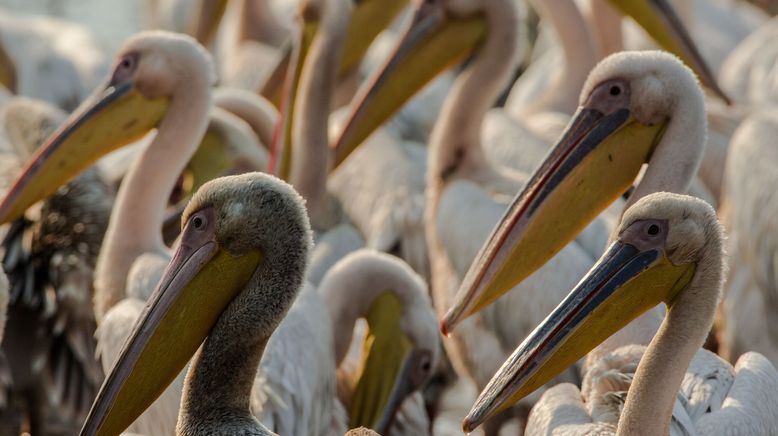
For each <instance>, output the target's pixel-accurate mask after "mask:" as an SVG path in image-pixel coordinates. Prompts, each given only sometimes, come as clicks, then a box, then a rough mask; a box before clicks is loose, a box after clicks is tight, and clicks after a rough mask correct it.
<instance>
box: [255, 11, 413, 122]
mask: <svg viewBox="0 0 778 436" xmlns="http://www.w3.org/2000/svg"><path fill="white" fill-rule="evenodd" d="M407 5H408V0H358V1H355V2H354V8H353V10H352V13H351V20H350V21H349V27H348V30H347V33H346V45H345V47H344V48H343V59H342V60H341V63H340V69H339V71H338V77H339V78H342V77H345V76H346V75H348V74H350V73H351V72H352V71H353V70H354V68H357V67H358V66H359V63H360V62H362V58H363V57H364V56H365V53H367V49H368V48H369V47H370V44H372V43H373V40H374V39H375V38H376V36H378V34H379V33H380V32H381V31H382V30H383V29H386V28H387V27H388V26H389V24H391V22H392V21H393V20H394V19H395V17H396V16H397V15H398V14H399V13H400V11H402V10H403V9H404V8H405V7H406V6H407ZM291 52H292V49H291V45H290V44H286V45H284V47H283V48H282V55H281V57H280V58H279V61H278V63H277V64H276V66H275V68H274V69H273V72H272V73H271V74H270V76H268V80H267V81H266V82H265V83H264V84H263V85H262V89H261V90H260V95H262V96H263V97H265V98H267V99H268V100H269V101H271V102H273V104H275V105H276V107H280V106H281V99H282V95H283V93H282V82H283V78H284V77H285V76H286V71H287V70H288V69H289V62H290V61H291V59H292V56H291ZM292 89H296V86H295V87H294V88H292ZM292 113H293V112H292Z"/></svg>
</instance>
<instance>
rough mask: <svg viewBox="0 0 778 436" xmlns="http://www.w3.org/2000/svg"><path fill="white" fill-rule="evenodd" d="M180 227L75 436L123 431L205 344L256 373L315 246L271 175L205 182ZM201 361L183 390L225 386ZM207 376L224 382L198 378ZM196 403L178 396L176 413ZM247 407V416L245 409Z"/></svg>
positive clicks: (289, 192)
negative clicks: (197, 382)
mask: <svg viewBox="0 0 778 436" xmlns="http://www.w3.org/2000/svg"><path fill="white" fill-rule="evenodd" d="M182 228H183V229H182V234H181V242H180V245H179V247H178V249H177V250H176V252H175V254H174V255H173V258H172V260H171V261H170V264H169V265H168V267H167V269H166V270H165V272H164V274H163V276H162V278H161V279H160V281H159V284H158V285H157V288H156V290H155V291H154V293H153V294H152V296H151V297H150V299H149V302H148V303H147V305H146V309H145V311H144V312H143V315H142V316H141V317H140V319H139V320H138V321H137V322H136V324H135V327H134V329H133V331H132V333H131V334H130V337H129V339H128V340H127V342H126V343H125V345H124V348H123V350H122V352H121V354H120V356H119V358H118V359H117V361H116V363H115V364H114V366H113V368H112V369H111V372H110V374H108V377H107V378H106V380H105V382H104V383H103V386H102V388H101V389H100V393H99V394H98V396H97V399H96V400H95V402H94V404H93V405H92V410H91V411H90V413H89V417H88V418H87V421H86V423H85V424H84V427H83V429H82V430H81V434H82V435H115V434H119V433H120V432H121V431H123V430H124V429H125V428H127V426H128V425H129V424H131V423H132V422H133V421H134V420H135V419H136V418H137V417H138V416H139V415H140V414H141V413H143V411H144V410H145V409H146V408H147V407H148V406H149V405H150V404H151V403H152V402H153V401H154V400H155V399H156V398H157V397H158V396H159V395H160V394H161V393H162V391H163V390H164V389H165V388H166V387H167V386H168V385H169V384H170V383H171V382H172V381H173V379H174V378H175V377H176V376H177V375H178V374H179V373H180V372H181V370H182V369H183V368H184V366H185V365H186V363H187V362H188V361H189V360H190V359H191V358H192V356H193V355H194V354H195V352H196V351H197V350H198V348H199V347H200V346H201V344H203V342H204V341H205V344H204V345H203V347H202V348H203V350H209V347H210V350H211V351H212V350H213V348H214V347H221V348H219V349H220V350H222V352H221V353H215V354H218V355H219V356H222V358H223V357H224V355H225V354H229V353H236V354H235V356H233V357H234V358H236V359H237V358H238V357H237V356H238V355H240V356H241V357H240V359H244V360H245V359H250V358H251V357H252V356H254V357H256V360H257V364H258V363H259V357H261V350H262V348H263V347H264V344H265V342H266V341H267V339H268V338H269V337H270V334H271V333H272V331H273V330H275V328H276V327H277V325H278V324H279V323H280V322H281V320H282V319H283V317H284V316H285V314H286V312H287V310H288V309H289V307H290V306H291V304H292V302H293V301H294V299H295V297H296V295H297V292H298V290H299V289H300V286H301V285H302V280H303V275H304V272H305V268H306V266H307V257H308V253H309V251H310V248H311V245H312V239H311V230H310V224H309V222H308V216H307V214H306V212H305V208H304V206H303V201H302V198H301V197H300V196H299V195H298V194H297V193H296V192H295V191H294V189H292V187H291V186H289V185H287V184H286V183H284V182H281V181H280V180H278V179H276V178H274V177H272V176H268V175H265V174H261V173H247V174H243V175H239V176H230V177H223V178H220V179H216V180H213V181H211V182H208V183H206V184H205V185H203V187H202V188H201V189H200V190H199V191H197V193H196V194H195V195H194V197H193V198H192V200H191V202H190V203H189V205H188V206H187V208H186V210H185V212H184V215H183V216H182ZM206 338H207V339H206ZM217 344H219V345H217ZM257 350H260V352H259V356H258V357H257V356H256V353H257ZM205 354H206V351H201V352H200V353H199V354H198V357H196V358H195V362H196V363H193V364H192V368H190V372H189V374H188V376H187V385H189V383H190V382H191V381H192V379H193V378H200V379H204V378H205V379H212V380H220V381H221V382H223V383H226V381H225V380H226V378H227V377H225V376H224V374H225V373H230V371H234V368H223V367H222V368H218V366H219V365H214V364H213V362H209V364H204V363H205V362H204V361H205V360H206V359H207V358H206V356H205ZM209 357H210V358H213V357H214V356H213V355H210V356H209ZM226 360H229V358H227V359H226ZM233 363H235V362H233ZM198 364H203V365H198ZM236 364H237V363H236ZM196 367H197V370H195V368H196ZM201 367H202V368H205V369H201ZM215 367H216V368H215ZM209 370H210V371H218V372H221V373H220V374H214V373H207V374H206V373H204V372H207V371H209ZM253 370H254V371H256V367H254V368H253ZM193 373H194V375H193ZM242 376H243V377H245V378H246V379H247V380H242V379H241V381H242V382H246V383H241V386H240V388H239V389H240V390H241V392H243V391H244V390H245V392H243V393H245V394H246V395H245V397H246V398H248V396H249V395H248V393H249V392H250V390H251V385H252V382H253V374H252V375H250V376H246V375H242ZM245 385H247V386H245ZM211 386H212V384H211ZM209 394H210V396H215V395H216V394H215V393H214V392H211V393H209ZM201 396H205V397H209V395H206V393H203V394H202V395H200V396H198V395H195V394H194V393H192V392H189V391H188V390H187V389H185V392H184V399H183V400H182V404H185V403H187V402H190V403H194V402H195V401H201V400H203V398H200V400H198V398H199V397H201ZM212 400H213V401H215V402H217V403H221V405H222V406H224V405H225V404H227V405H229V404H231V403H230V402H229V401H228V400H227V399H224V398H213V399H212ZM245 406H246V413H248V401H246V404H245ZM236 407H237V406H236ZM203 409H205V408H203ZM190 412H191V411H190ZM195 412H201V410H197V411H195ZM181 413H182V416H183V414H184V410H182V412H181Z"/></svg>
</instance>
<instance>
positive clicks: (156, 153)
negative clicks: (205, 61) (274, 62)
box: [95, 70, 212, 321]
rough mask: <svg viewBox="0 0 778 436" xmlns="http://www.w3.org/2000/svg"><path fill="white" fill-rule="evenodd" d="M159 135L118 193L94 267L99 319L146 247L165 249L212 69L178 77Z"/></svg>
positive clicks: (201, 130)
mask: <svg viewBox="0 0 778 436" xmlns="http://www.w3.org/2000/svg"><path fill="white" fill-rule="evenodd" d="M178 83H179V86H178V89H176V90H175V91H174V92H173V94H172V96H171V98H170V105H169V107H168V109H167V112H166V114H165V116H164V117H163V119H162V121H161V122H160V124H159V126H158V127H157V133H156V136H155V137H154V140H153V141H152V142H151V143H150V144H149V145H148V146H147V147H146V149H145V150H144V151H143V153H142V154H141V155H140V157H138V159H137V160H136V161H135V162H133V163H132V165H131V166H130V169H129V171H128V173H127V175H126V176H125V177H124V180H123V181H122V185H121V187H120V188H119V192H118V194H117V196H116V204H115V205H114V209H113V212H112V213H111V218H110V220H109V222H108V229H107V230H106V235H105V238H104V241H105V242H104V243H103V247H102V248H101V250H100V255H99V256H98V259H97V267H96V270H95V316H96V317H97V320H98V321H99V320H100V319H101V318H102V317H103V315H104V314H105V313H106V312H107V311H108V309H110V308H111V307H112V306H113V305H114V304H116V303H117V302H118V301H120V300H122V299H123V298H124V297H125V285H126V279H127V273H128V272H129V270H130V267H131V266H132V263H133V261H134V260H135V259H136V258H137V257H138V256H140V255H141V254H143V253H148V252H152V253H166V251H167V248H166V247H165V244H164V242H163V240H162V233H161V229H162V224H163V222H164V218H165V210H166V208H167V203H168V199H169V198H170V193H171V192H172V191H173V188H174V187H175V184H176V181H177V180H178V176H179V175H180V174H181V172H182V171H183V170H184V167H185V166H186V164H187V162H188V161H189V159H190V158H191V157H192V155H194V153H195V151H196V150H197V147H198V146H199V144H200V141H201V140H202V138H203V135H204V134H205V129H206V127H207V123H208V110H209V108H210V107H211V86H212V85H211V82H210V80H209V72H208V71H202V72H196V71H192V70H190V75H189V76H188V77H185V78H184V77H182V78H180V80H179V82H178Z"/></svg>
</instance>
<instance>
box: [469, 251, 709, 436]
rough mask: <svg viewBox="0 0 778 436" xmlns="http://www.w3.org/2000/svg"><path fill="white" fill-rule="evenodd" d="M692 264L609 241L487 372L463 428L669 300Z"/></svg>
mask: <svg viewBox="0 0 778 436" xmlns="http://www.w3.org/2000/svg"><path fill="white" fill-rule="evenodd" d="M695 268H696V266H695V264H686V265H680V266H676V265H674V264H672V263H671V262H670V261H669V260H668V259H667V257H666V256H665V253H664V251H663V250H662V249H658V248H649V249H642V250H641V249H639V248H637V247H636V246H634V245H631V244H629V243H626V242H624V241H622V240H618V241H616V242H615V243H613V244H612V245H611V246H610V247H609V248H608V250H607V251H606V252H605V254H604V255H603V256H602V257H601V258H600V260H599V261H598V262H597V264H596V265H594V267H592V269H591V270H590V271H589V273H588V274H587V275H586V277H584V278H583V279H581V281H580V282H579V284H578V285H577V286H576V287H575V289H573V290H572V291H571V292H570V294H569V295H568V296H567V297H566V298H565V299H564V301H562V303H560V304H559V306H557V308H556V309H554V311H553V312H552V313H551V314H550V315H549V316H548V317H547V318H546V319H545V320H544V321H543V322H542V323H541V324H540V325H539V326H538V327H536V328H535V330H534V331H533V332H532V333H531V334H530V336H529V337H527V338H526V339H525V340H524V342H522V343H521V345H519V347H518V348H517V349H516V350H515V351H514V352H513V354H511V356H510V357H509V358H508V360H507V361H506V362H505V363H504V364H503V365H502V367H501V368H500V369H499V371H497V374H495V375H494V377H492V380H491V381H490V382H489V384H488V385H487V386H486V388H485V389H484V391H483V392H482V393H481V395H480V396H479V397H478V400H476V403H475V405H474V406H473V408H472V410H471V411H470V413H469V414H468V415H467V417H466V418H465V420H464V422H463V423H462V428H463V429H464V431H465V432H466V433H469V432H471V431H472V430H473V429H475V428H476V427H478V426H479V425H480V424H482V423H483V422H484V421H486V420H487V419H489V418H490V417H492V416H494V415H495V414H496V413H499V412H500V411H501V410H504V409H506V408H507V407H509V406H511V405H512V404H515V403H516V402H517V401H519V400H520V399H522V398H524V397H525V396H527V395H528V394H530V393H532V392H533V391H534V390H535V389H537V388H539V387H540V386H542V385H543V384H545V383H546V382H548V381H549V380H551V379H552V378H553V377H554V376H556V375H557V374H559V373H560V372H562V371H563V370H565V369H566V368H568V367H569V366H570V365H572V364H574V363H575V362H576V361H578V360H579V359H580V358H581V357H583V356H584V355H586V353H588V352H589V351H591V350H592V349H593V348H594V347H596V346H597V345H599V344H600V343H601V342H603V341H604V340H605V339H607V338H608V337H610V336H611V335H612V334H614V333H615V332H617V331H618V330H620V329H621V328H622V327H624V326H626V325H627V324H629V322H630V321H632V320H633V319H635V318H637V317H638V316H640V315H641V314H642V313H644V312H646V311H647V310H649V309H650V308H652V307H654V306H656V305H657V304H659V303H661V302H665V303H667V304H668V305H670V304H671V303H672V301H673V299H674V298H675V296H676V295H678V293H679V292H680V291H681V290H683V289H685V288H686V287H687V286H688V285H689V283H690V282H691V279H692V277H693V276H694V271H695ZM671 310H672V309H671Z"/></svg>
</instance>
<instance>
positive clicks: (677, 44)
mask: <svg viewBox="0 0 778 436" xmlns="http://www.w3.org/2000/svg"><path fill="white" fill-rule="evenodd" d="M610 2H611V4H613V5H614V6H615V7H616V8H617V9H619V10H620V11H621V12H622V13H624V14H625V15H629V16H630V17H632V19H634V20H635V21H636V22H637V23H638V24H639V25H640V26H641V27H643V29H645V31H646V32H647V33H648V34H649V35H651V37H652V38H654V40H655V41H656V42H657V43H658V44H659V45H660V46H661V47H662V48H663V49H665V50H667V51H669V52H670V53H673V54H674V55H676V56H678V57H679V58H681V60H682V61H683V63H685V64H686V65H688V66H689V67H690V68H691V69H692V70H694V72H695V74H697V77H699V79H700V81H701V82H702V84H703V85H705V86H706V87H707V88H708V89H710V90H712V91H713V92H714V93H716V95H718V96H719V97H720V98H721V99H722V100H724V101H725V102H726V103H727V104H730V103H731V100H730V99H729V97H727V95H726V94H725V93H724V91H723V90H722V89H721V88H720V87H719V85H718V83H716V78H715V76H714V75H713V73H712V72H711V70H710V68H709V67H708V65H707V64H706V63H705V60H704V59H703V58H702V55H701V54H700V52H699V50H698V49H697V46H696V45H695V44H694V41H692V38H691V36H689V33H688V32H687V31H686V28H685V27H684V25H683V23H682V22H681V20H680V19H679V18H678V15H677V14H676V13H675V11H674V10H673V7H672V6H671V5H670V3H669V2H668V1H667V0H610Z"/></svg>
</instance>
